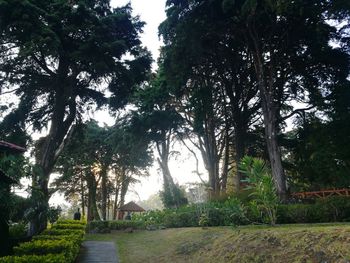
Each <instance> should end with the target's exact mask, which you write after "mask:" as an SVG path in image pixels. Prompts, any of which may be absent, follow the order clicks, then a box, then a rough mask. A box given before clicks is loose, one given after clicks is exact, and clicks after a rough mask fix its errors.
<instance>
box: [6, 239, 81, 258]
mask: <svg viewBox="0 0 350 263" xmlns="http://www.w3.org/2000/svg"><path fill="white" fill-rule="evenodd" d="M13 251H14V254H15V255H16V256H22V255H45V254H61V253H63V254H64V256H65V258H66V260H67V262H73V261H74V259H75V257H76V256H77V255H78V252H79V246H77V245H76V244H75V243H74V242H72V241H68V240H34V241H31V242H25V243H22V244H20V245H19V246H18V247H14V248H13Z"/></svg>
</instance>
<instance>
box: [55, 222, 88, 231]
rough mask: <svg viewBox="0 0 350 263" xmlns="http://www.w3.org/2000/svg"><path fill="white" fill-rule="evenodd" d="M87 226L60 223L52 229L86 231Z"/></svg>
mask: <svg viewBox="0 0 350 263" xmlns="http://www.w3.org/2000/svg"><path fill="white" fill-rule="evenodd" d="M85 227H86V226H85V225H82V224H73V223H64V224H63V223H59V224H56V225H53V227H52V228H51V229H69V230H70V229H74V230H85Z"/></svg>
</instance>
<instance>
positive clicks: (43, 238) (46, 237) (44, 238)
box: [33, 234, 84, 245]
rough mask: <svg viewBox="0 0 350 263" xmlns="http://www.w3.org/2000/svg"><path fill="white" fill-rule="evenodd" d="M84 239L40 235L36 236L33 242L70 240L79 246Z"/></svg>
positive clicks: (70, 236) (76, 236) (74, 236)
mask: <svg viewBox="0 0 350 263" xmlns="http://www.w3.org/2000/svg"><path fill="white" fill-rule="evenodd" d="M83 239H84V238H83V237H82V236H80V235H74V234H71V235H39V236H34V237H33V240H70V241H72V242H74V243H75V244H77V245H80V244H81V243H82V242H83Z"/></svg>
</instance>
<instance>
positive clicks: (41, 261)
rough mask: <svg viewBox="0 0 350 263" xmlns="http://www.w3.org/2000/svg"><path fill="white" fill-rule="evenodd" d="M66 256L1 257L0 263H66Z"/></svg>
mask: <svg viewBox="0 0 350 263" xmlns="http://www.w3.org/2000/svg"><path fill="white" fill-rule="evenodd" d="M66 262H67V261H66V258H65V256H64V254H47V255H41V256H38V255H25V256H7V257H0V263H66Z"/></svg>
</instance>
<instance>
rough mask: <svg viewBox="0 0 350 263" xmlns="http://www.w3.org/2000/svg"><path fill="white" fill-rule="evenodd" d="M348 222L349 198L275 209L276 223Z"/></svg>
mask: <svg viewBox="0 0 350 263" xmlns="http://www.w3.org/2000/svg"><path fill="white" fill-rule="evenodd" d="M344 221H350V198H349V197H342V196H333V197H328V198H324V199H317V200H316V201H315V203H314V204H288V205H279V206H278V207H277V223H279V224H288V223H330V222H344Z"/></svg>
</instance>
